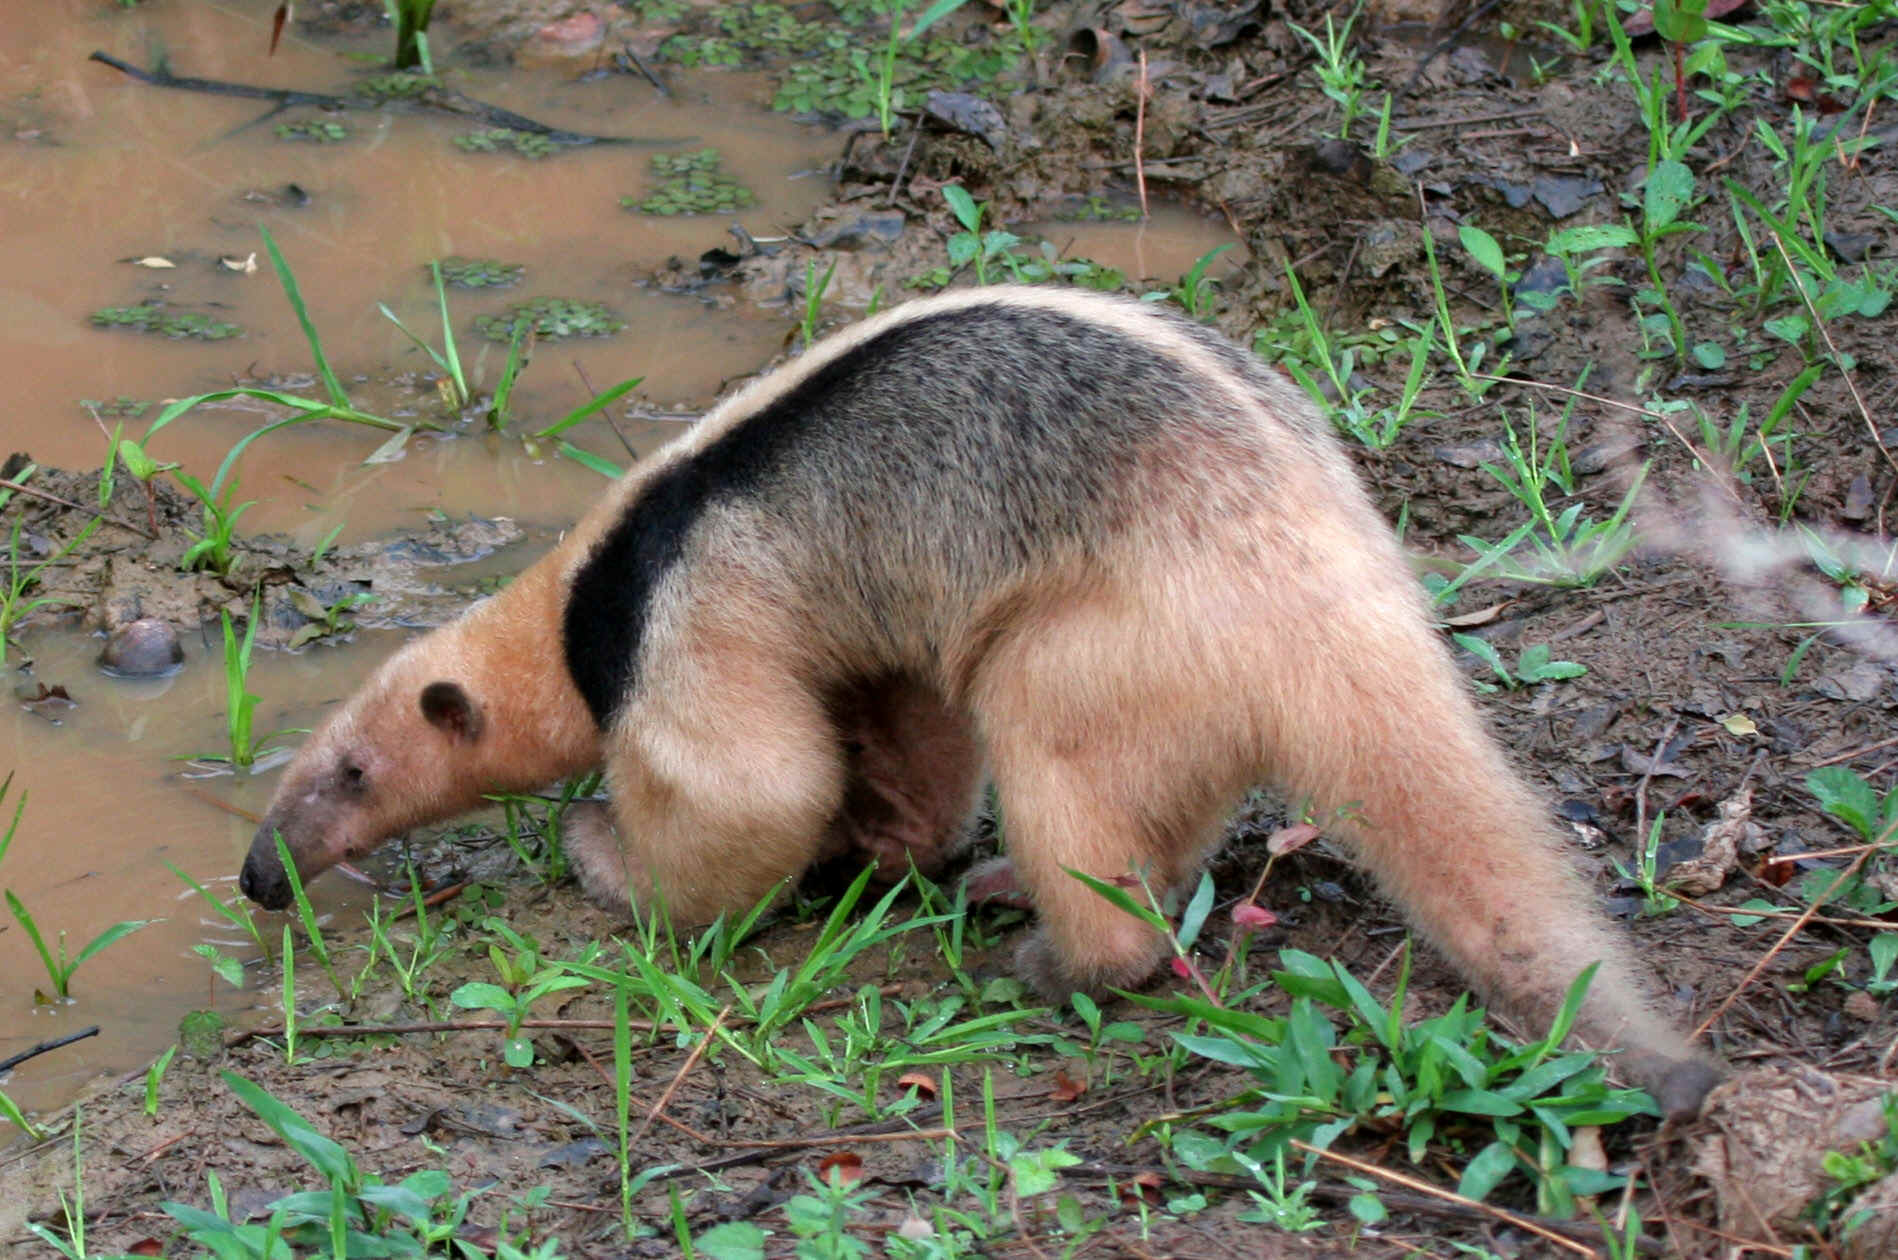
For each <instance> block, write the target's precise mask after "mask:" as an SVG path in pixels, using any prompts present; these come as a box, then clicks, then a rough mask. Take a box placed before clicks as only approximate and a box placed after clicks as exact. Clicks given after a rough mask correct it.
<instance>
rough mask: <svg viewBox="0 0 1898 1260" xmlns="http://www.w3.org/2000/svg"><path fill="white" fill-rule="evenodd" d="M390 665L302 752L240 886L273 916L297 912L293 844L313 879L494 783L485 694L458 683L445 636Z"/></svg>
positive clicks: (470, 802)
mask: <svg viewBox="0 0 1898 1260" xmlns="http://www.w3.org/2000/svg"><path fill="white" fill-rule="evenodd" d="M443 633H444V632H441V631H438V632H436V634H435V635H430V636H428V637H427V638H424V639H421V640H418V641H417V642H415V643H412V644H410V645H409V646H408V647H406V648H404V649H403V650H402V651H400V652H398V653H397V654H396V655H395V656H394V657H392V658H390V659H389V660H388V661H387V662H385V663H384V664H383V666H382V667H381V668H380V669H379V670H377V671H376V673H375V675H374V676H373V677H371V678H370V680H369V681H368V682H367V683H365V684H364V685H363V687H362V689H361V690H360V691H358V692H357V693H356V694H355V695H354V696H352V697H351V698H350V700H349V702H348V703H347V704H345V705H344V706H343V709H342V711H341V712H339V713H336V714H335V715H333V716H332V717H331V718H330V719H329V720H328V721H327V722H325V723H324V724H323V726H322V727H321V728H320V729H319V730H318V731H317V732H316V733H315V734H314V735H312V736H311V737H310V738H309V740H308V741H306V742H305V743H304V745H303V747H302V748H301V749H299V750H298V752H297V755H296V757H295V759H294V760H292V761H291V763H290V765H289V766H288V768H286V769H285V770H284V772H283V779H282V781H281V782H280V783H279V784H278V785H277V793H276V795H275V796H274V797H273V798H272V799H271V802H270V809H269V812H268V813H266V814H265V815H264V819H263V822H262V823H260V824H259V825H258V827H257V835H256V837H255V839H253V840H252V841H251V846H250V856H249V857H247V858H246V859H245V860H244V871H243V874H242V875H241V876H240V877H239V880H238V885H239V887H241V888H242V889H243V890H244V894H245V895H246V896H248V897H249V898H251V900H253V901H255V902H257V903H258V904H259V905H262V906H264V907H265V908H267V909H271V910H278V909H282V908H283V907H284V906H286V905H288V904H289V903H290V898H291V891H290V879H289V876H288V875H287V874H286V873H285V872H284V869H283V861H282V859H281V857H280V856H279V854H278V850H277V839H276V838H277V836H278V835H282V837H283V841H284V844H285V846H286V847H287V848H288V849H289V852H290V857H291V860H292V861H294V862H295V863H296V868H297V875H298V878H299V879H301V880H304V881H306V882H307V881H308V880H310V879H312V878H314V877H315V876H316V875H318V874H319V873H321V872H323V871H326V870H328V869H329V868H330V867H332V866H334V865H335V864H336V863H338V862H340V861H343V860H344V859H345V858H349V857H354V856H356V855H358V854H362V853H366V852H368V851H369V850H370V849H373V848H374V847H376V846H377V845H379V844H381V843H382V842H383V841H384V840H387V839H388V838H389V837H391V836H394V835H397V834H399V833H400V832H403V831H405V830H407V829H408V828H410V827H414V826H419V825H420V824H422V823H426V822H434V821H437V820H440V819H444V818H449V817H452V816H454V815H455V814H458V813H461V812H463V811H464V810H468V809H471V808H473V807H474V806H475V805H477V804H479V802H480V800H481V797H482V794H483V793H484V792H490V791H494V790H496V789H497V788H498V787H501V786H503V785H502V784H498V783H496V782H494V781H493V774H492V771H493V763H494V760H495V759H494V757H493V755H492V753H493V750H494V747H495V745H496V744H498V743H505V742H507V741H506V739H505V738H504V736H498V735H497V731H496V730H495V725H496V724H495V722H494V721H493V720H492V718H491V716H490V708H491V706H490V705H489V704H488V703H486V702H485V700H484V697H483V695H482V694H481V693H482V690H483V689H482V687H481V686H480V684H479V683H477V682H475V681H474V680H472V679H470V678H468V677H465V676H464V677H459V678H458V677H455V676H454V671H452V670H445V669H444V668H443V662H444V661H448V662H449V663H451V664H452V663H453V660H454V654H453V653H446V652H443V651H442V650H441V646H442V645H441V643H440V641H439V636H440V635H442V634H443Z"/></svg>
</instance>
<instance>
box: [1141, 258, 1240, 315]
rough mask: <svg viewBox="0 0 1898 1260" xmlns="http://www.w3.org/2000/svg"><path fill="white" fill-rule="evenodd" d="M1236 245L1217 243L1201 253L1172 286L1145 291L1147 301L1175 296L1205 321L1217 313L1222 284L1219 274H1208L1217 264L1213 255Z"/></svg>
mask: <svg viewBox="0 0 1898 1260" xmlns="http://www.w3.org/2000/svg"><path fill="white" fill-rule="evenodd" d="M1231 248H1232V244H1231V242H1228V243H1226V244H1224V245H1216V246H1214V247H1213V248H1212V249H1209V250H1207V251H1206V252H1205V253H1203V254H1201V255H1200V256H1199V260H1198V261H1197V262H1195V263H1194V264H1193V265H1192V266H1191V267H1188V268H1187V269H1186V274H1185V275H1183V276H1181V277H1180V282H1179V283H1178V284H1176V285H1174V286H1173V287H1172V288H1171V289H1160V290H1157V291H1155V292H1153V293H1143V294H1141V300H1142V301H1144V302H1165V301H1167V300H1169V299H1170V300H1172V301H1175V302H1178V303H1179V304H1180V309H1181V310H1184V311H1185V312H1186V313H1187V314H1188V315H1191V316H1192V317H1193V318H1194V319H1196V320H1198V321H1200V322H1201V323H1202V324H1203V323H1205V322H1206V321H1207V320H1209V319H1211V318H1212V317H1213V314H1214V311H1213V289H1214V288H1215V287H1216V286H1217V285H1218V284H1219V280H1218V278H1217V277H1215V276H1209V275H1207V274H1206V270H1207V268H1209V267H1211V266H1212V265H1213V259H1215V258H1217V257H1219V256H1220V255H1221V254H1223V253H1225V252H1226V251H1227V250H1229V249H1231Z"/></svg>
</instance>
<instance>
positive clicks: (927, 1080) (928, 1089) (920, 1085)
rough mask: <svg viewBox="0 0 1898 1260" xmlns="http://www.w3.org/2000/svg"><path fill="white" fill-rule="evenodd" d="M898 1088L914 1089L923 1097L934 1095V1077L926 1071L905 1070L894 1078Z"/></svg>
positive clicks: (932, 1096)
mask: <svg viewBox="0 0 1898 1260" xmlns="http://www.w3.org/2000/svg"><path fill="white" fill-rule="evenodd" d="M896 1087H897V1088H898V1089H911V1088H913V1089H915V1091H916V1092H917V1093H918V1094H920V1095H921V1096H922V1097H924V1098H934V1097H935V1096H936V1078H935V1077H933V1076H931V1075H930V1074H929V1073H927V1072H905V1073H903V1075H901V1076H899V1077H897V1078H896Z"/></svg>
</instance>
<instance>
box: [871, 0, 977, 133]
mask: <svg viewBox="0 0 1898 1260" xmlns="http://www.w3.org/2000/svg"><path fill="white" fill-rule="evenodd" d="M966 2H967V0H935V3H934V4H931V5H930V6H929V7H928V8H927V9H924V10H923V15H922V16H921V17H919V18H917V19H916V25H914V26H912V27H911V28H910V29H909V31H908V33H905V32H904V30H903V10H904V9H905V8H907V7H908V0H892V3H891V5H890V34H889V38H887V39H886V40H884V42H883V56H882V57H881V58H880V59H879V60H878V62H877V69H876V81H875V83H874V84H873V87H874V90H875V93H876V107H877V125H878V126H879V127H881V128H882V129H883V134H884V135H885V136H888V135H889V134H890V123H891V121H892V120H893V119H894V118H895V116H896V109H897V106H896V55H897V52H898V51H899V50H900V49H901V48H902V47H903V45H905V44H908V43H911V42H913V41H915V40H918V39H921V38H922V37H923V33H924V32H925V31H927V30H929V28H930V27H932V26H934V25H935V24H936V23H938V22H940V21H942V20H943V19H944V18H946V17H948V16H949V15H950V14H951V13H954V12H955V11H956V10H957V9H960V8H961V7H962V6H963V5H964V4H965V3H966Z"/></svg>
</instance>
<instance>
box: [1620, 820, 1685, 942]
mask: <svg viewBox="0 0 1898 1260" xmlns="http://www.w3.org/2000/svg"><path fill="white" fill-rule="evenodd" d="M1666 821H1667V813H1666V811H1662V812H1661V813H1659V814H1656V815H1655V816H1654V821H1653V822H1652V823H1650V824H1649V825H1648V834H1647V835H1646V837H1644V838H1643V840H1642V843H1641V847H1640V849H1639V850H1638V851H1637V852H1636V853H1635V854H1634V869H1633V870H1629V869H1628V868H1627V867H1625V866H1623V865H1622V864H1621V862H1620V860H1619V859H1615V860H1614V866H1615V870H1616V872H1617V873H1619V874H1620V876H1621V878H1622V879H1624V880H1626V881H1628V882H1629V883H1631V884H1633V885H1635V886H1636V887H1637V888H1639V889H1640V890H1641V913H1642V914H1643V915H1646V916H1648V917H1650V918H1658V917H1659V916H1661V915H1664V914H1670V913H1672V912H1673V911H1675V910H1677V909H1679V908H1680V904H1681V903H1680V899H1679V898H1678V897H1673V896H1669V895H1668V893H1667V892H1666V890H1664V889H1663V888H1662V887H1661V880H1660V853H1661V827H1662V825H1663V824H1664V823H1665V822H1666Z"/></svg>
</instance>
